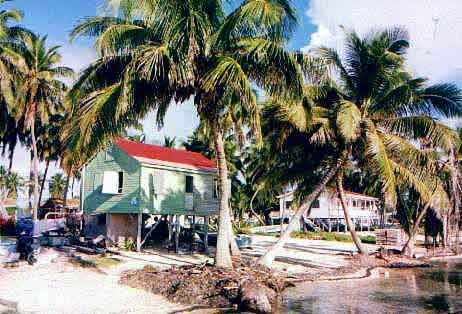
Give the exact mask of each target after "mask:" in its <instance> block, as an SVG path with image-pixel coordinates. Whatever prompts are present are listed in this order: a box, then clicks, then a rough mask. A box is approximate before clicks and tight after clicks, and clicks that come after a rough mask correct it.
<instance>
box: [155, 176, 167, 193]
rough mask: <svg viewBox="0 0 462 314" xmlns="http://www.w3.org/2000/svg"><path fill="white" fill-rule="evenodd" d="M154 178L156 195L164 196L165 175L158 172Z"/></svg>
mask: <svg viewBox="0 0 462 314" xmlns="http://www.w3.org/2000/svg"><path fill="white" fill-rule="evenodd" d="M153 178H154V182H153V185H154V193H155V194H164V173H163V172H162V171H156V172H155V173H154V176H153Z"/></svg>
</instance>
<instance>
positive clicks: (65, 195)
mask: <svg viewBox="0 0 462 314" xmlns="http://www.w3.org/2000/svg"><path fill="white" fill-rule="evenodd" d="M71 173H72V171H69V172H68V173H67V176H66V186H65V187H64V193H63V207H64V208H66V206H67V192H68V191H69V182H70V180H71Z"/></svg>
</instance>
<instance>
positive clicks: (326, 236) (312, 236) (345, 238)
mask: <svg viewBox="0 0 462 314" xmlns="http://www.w3.org/2000/svg"><path fill="white" fill-rule="evenodd" d="M291 237H293V238H301V239H309V240H324V241H338V242H354V241H353V238H352V237H351V235H348V234H342V233H335V232H302V231H294V232H292V234H291ZM359 238H360V239H361V242H363V243H370V244H375V236H359Z"/></svg>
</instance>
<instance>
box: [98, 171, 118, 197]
mask: <svg viewBox="0 0 462 314" xmlns="http://www.w3.org/2000/svg"><path fill="white" fill-rule="evenodd" d="M122 178H123V177H122ZM122 180H123V179H122ZM119 191H120V189H119V171H104V172H103V188H102V192H101V193H103V194H109V195H118V194H122V193H123V181H122V191H120V192H119Z"/></svg>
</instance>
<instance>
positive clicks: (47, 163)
mask: <svg viewBox="0 0 462 314" xmlns="http://www.w3.org/2000/svg"><path fill="white" fill-rule="evenodd" d="M48 168H50V160H49V159H47V162H46V166H45V172H44V173H43V178H42V182H41V183H40V195H39V200H38V203H39V204H40V203H41V202H42V196H43V190H44V189H45V182H46V180H47V174H48Z"/></svg>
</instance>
